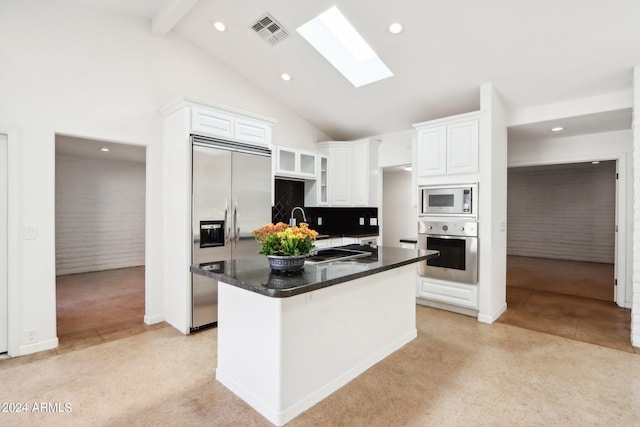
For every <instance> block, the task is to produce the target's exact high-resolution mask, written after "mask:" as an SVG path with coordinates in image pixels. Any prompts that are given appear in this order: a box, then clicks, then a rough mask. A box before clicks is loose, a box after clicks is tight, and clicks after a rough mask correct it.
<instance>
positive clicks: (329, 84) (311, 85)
mask: <svg viewBox="0 0 640 427" xmlns="http://www.w3.org/2000/svg"><path fill="white" fill-rule="evenodd" d="M57 1H63V2H67V3H76V4H80V5H83V6H87V7H94V8H100V9H105V10H107V11H109V12H113V13H122V14H127V15H132V16H135V17H138V18H140V19H144V20H149V21H150V26H149V28H150V31H152V32H154V33H155V34H157V35H158V37H164V36H166V34H167V33H168V32H169V31H173V32H175V33H177V34H179V35H180V36H181V37H183V38H185V39H187V40H188V41H190V42H191V43H193V44H194V45H196V46H198V47H200V48H201V49H202V50H203V51H204V52H206V53H207V54H209V55H210V56H211V57H213V58H215V59H216V60H217V61H219V62H221V63H223V64H225V65H226V66H227V67H229V68H230V69H232V70H233V71H235V72H236V73H238V74H239V75H242V76H243V77H244V78H245V79H246V80H248V81H250V82H252V83H253V84H254V85H255V86H256V87H257V88H259V89H261V90H262V91H264V92H266V93H267V94H269V95H270V96H271V97H273V98H275V99H276V100H278V101H280V102H281V103H282V104H284V105H286V106H287V107H289V108H290V109H291V110H293V111H296V112H298V113H299V114H300V115H301V116H303V117H304V118H305V119H307V120H308V121H309V122H311V123H313V124H314V125H315V126H317V127H318V128H320V129H322V130H323V131H324V132H325V133H327V134H328V135H330V136H331V137H332V138H334V139H345V140H348V139H355V138H359V137H365V136H372V135H379V134H383V133H387V132H392V131H398V130H402V129H409V128H411V124H412V123H415V122H420V121H424V120H429V119H434V118H439V117H444V116H448V115H452V114H458V113H464V112H467V111H473V110H477V109H478V108H479V86H480V85H481V84H482V83H486V82H489V83H492V84H493V85H494V86H495V88H496V89H497V91H498V93H500V95H501V97H502V99H503V102H504V103H505V105H506V106H507V108H508V109H509V110H514V111H515V110H522V109H527V108H532V107H538V106H543V105H547V104H558V103H565V102H569V101H572V100H576V99H582V98H589V97H597V96H601V95H605V94H610V93H620V92H625V91H630V90H631V84H632V68H633V67H634V66H636V65H639V64H640V25H639V24H638V22H640V21H639V20H640V1H638V0H614V1H605V0H561V1H558V0H538V1H526V2H525V1H513V0H483V1H478V0H446V1H445V0H423V1H416V0H394V1H370V0H333V1H329V0H316V1H291V0H233V1H232V0H57ZM333 5H336V6H337V7H338V8H339V9H340V10H341V11H342V13H343V14H344V15H345V16H346V17H347V19H349V20H350V21H351V23H352V24H353V25H354V26H355V27H356V29H358V31H359V32H360V33H361V34H362V35H363V36H364V38H365V39H366V40H367V41H368V42H369V44H370V45H371V47H372V48H373V49H374V50H375V51H376V53H377V54H378V55H379V56H380V57H381V59H382V60H383V61H384V62H385V63H386V64H387V65H388V66H389V68H390V69H391V71H392V72H393V73H394V76H393V77H390V78H388V79H385V80H382V81H379V82H377V83H372V84H370V85H366V86H363V87H360V88H355V87H353V86H352V85H351V84H350V83H349V82H348V81H347V80H346V79H345V78H344V77H342V75H341V74H340V73H338V72H337V71H336V70H335V69H334V68H333V67H332V66H331V65H330V64H329V63H327V62H326V61H325V60H324V59H323V58H322V57H320V56H319V55H318V53H317V52H316V51H315V50H314V49H313V48H311V46H310V45H309V44H308V43H307V42H306V41H305V40H304V39H302V37H300V35H298V33H297V32H296V28H297V27H299V26H300V25H302V24H304V23H305V22H307V21H308V20H309V19H311V18H313V17H314V16H316V15H318V14H319V13H321V12H323V11H325V10H327V9H328V8H330V7H331V6H333ZM265 13H269V14H270V15H272V16H273V17H274V18H275V19H276V20H277V21H278V22H279V23H280V24H281V25H282V27H283V28H284V29H285V30H286V31H287V32H288V37H286V38H285V39H283V40H281V41H280V42H278V43H276V44H275V45H273V46H272V45H269V44H268V43H266V42H265V41H264V40H263V39H262V38H261V37H260V36H258V35H257V34H256V32H255V31H253V30H252V29H251V26H252V25H253V24H254V23H255V22H256V20H257V19H258V18H260V17H261V16H263V15H264V14H265ZM216 20H220V21H223V22H224V23H225V24H226V26H227V30H226V31H225V32H218V31H216V30H215V29H214V28H213V26H212V23H213V22H214V21H216ZM392 21H399V22H401V23H402V24H403V25H404V31H403V32H401V33H400V34H398V35H392V34H390V33H389V32H388V31H387V27H388V25H389V24H390V23H391V22H392ZM283 72H286V73H289V74H290V75H291V76H292V77H293V78H292V80H291V81H289V82H285V81H283V80H282V79H281V78H280V76H281V74H282V73H283ZM607 114H608V116H602V117H601V116H599V115H593V116H592V117H586V118H585V117H583V118H574V125H575V126H585V125H586V126H587V128H588V127H589V126H591V128H590V129H588V131H589V132H593V131H594V127H595V131H602V130H612V129H611V128H621V126H622V128H629V127H630V117H631V116H630V112H629V109H626V110H624V111H618V112H615V111H614V112H611V111H610V112H607ZM600 122H602V126H603V127H602V128H599V127H598V126H599V123H600ZM597 124H598V126H596V125H597ZM540 126H542V125H538V128H539V127H540ZM545 126H546V124H545ZM536 129H537V128H536V126H533V127H531V126H528V127H527V126H525V127H522V128H521V129H514V130H515V131H516V133H515V135H519V134H524V135H530V134H531V132H535V131H536ZM574 132H577V133H580V132H581V131H580V130H577V128H575V127H574Z"/></svg>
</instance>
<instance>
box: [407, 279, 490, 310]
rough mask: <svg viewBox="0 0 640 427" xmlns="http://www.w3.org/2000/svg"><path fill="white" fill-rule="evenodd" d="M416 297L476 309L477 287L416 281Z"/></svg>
mask: <svg viewBox="0 0 640 427" xmlns="http://www.w3.org/2000/svg"><path fill="white" fill-rule="evenodd" d="M417 296H418V297H420V298H426V299H430V300H433V301H440V302H444V303H447V304H453V305H457V306H460V307H468V308H475V309H477V308H478V287H477V286H475V285H467V284H465V283H441V282H430V281H428V280H422V279H418V295H417Z"/></svg>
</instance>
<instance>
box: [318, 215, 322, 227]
mask: <svg viewBox="0 0 640 427" xmlns="http://www.w3.org/2000/svg"><path fill="white" fill-rule="evenodd" d="M318 225H322V217H321V216H319V217H318Z"/></svg>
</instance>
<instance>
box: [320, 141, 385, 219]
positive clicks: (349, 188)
mask: <svg viewBox="0 0 640 427" xmlns="http://www.w3.org/2000/svg"><path fill="white" fill-rule="evenodd" d="M319 146H320V147H321V148H322V149H323V150H324V153H325V154H326V155H327V156H328V169H327V174H328V179H327V183H328V188H327V192H328V199H329V206H370V207H377V206H378V192H379V188H380V182H379V181H380V174H379V171H378V147H379V143H378V142H375V141H369V140H359V141H348V142H344V141H329V142H324V143H321V144H319Z"/></svg>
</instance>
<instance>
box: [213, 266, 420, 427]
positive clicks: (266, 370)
mask: <svg viewBox="0 0 640 427" xmlns="http://www.w3.org/2000/svg"><path fill="white" fill-rule="evenodd" d="M415 275H416V266H415V264H413V265H406V266H403V267H400V268H396V269H392V270H388V271H384V272H381V273H378V274H374V275H371V276H367V277H363V278H360V279H355V280H352V281H349V282H345V283H343V284H340V285H337V286H332V287H328V288H322V289H318V290H315V291H312V292H308V293H305V294H300V295H295V296H293V297H290V298H271V297H268V296H265V295H261V294H257V293H254V292H247V291H246V290H243V289H240V288H237V287H234V286H232V285H228V284H226V283H223V282H220V288H219V322H218V366H217V370H216V379H217V380H218V381H219V382H221V383H222V384H224V385H225V386H226V387H227V388H229V389H230V390H231V391H233V392H234V393H235V394H236V395H238V396H239V397H240V398H242V399H243V400H244V401H245V402H247V403H248V404H249V405H251V406H252V407H253V408H254V409H255V410H257V411H258V412H259V413H260V414H262V415H263V416H264V417H265V418H267V419H268V420H269V421H271V422H272V423H273V424H276V425H283V424H285V423H287V422H288V421H290V420H292V419H293V418H295V417H296V416H297V415H299V414H300V413H302V412H304V411H305V410H307V409H308V408H310V407H311V406H313V405H315V404H316V403H318V402H320V401H321V400H322V399H324V398H325V397H327V396H329V395H330V394H331V393H333V392H334V391H336V390H338V389H339V388H340V387H342V386H343V385H345V384H346V383H348V382H349V381H351V380H352V379H354V378H355V377H357V376H358V375H360V374H361V373H363V372H364V371H366V370H367V369H368V368H370V367H371V366H373V365H374V364H376V363H377V362H379V361H381V360H382V359H384V358H386V357H387V356H389V355H390V354H391V353H393V352H395V351H396V350H398V349H399V348H400V347H402V346H403V345H405V344H406V343H408V342H410V341H411V340H413V339H414V338H415V337H416V336H417V331H416V306H415V303H416V288H415Z"/></svg>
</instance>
